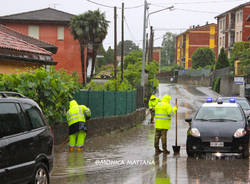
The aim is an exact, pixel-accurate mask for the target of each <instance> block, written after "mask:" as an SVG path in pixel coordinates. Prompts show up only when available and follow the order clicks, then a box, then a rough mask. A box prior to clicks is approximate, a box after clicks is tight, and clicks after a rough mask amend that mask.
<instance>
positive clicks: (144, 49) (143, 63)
mask: <svg viewBox="0 0 250 184" xmlns="http://www.w3.org/2000/svg"><path fill="white" fill-rule="evenodd" d="M147 8H148V3H147V1H146V0H145V1H144V20H143V38H142V40H143V43H142V52H143V53H142V70H141V87H142V89H143V90H142V91H143V95H142V96H143V99H144V95H145V94H144V93H145V91H144V75H145V60H146V38H145V36H146V22H147V20H146V18H147V17H146V12H147Z"/></svg>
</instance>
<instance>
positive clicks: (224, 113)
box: [195, 107, 243, 121]
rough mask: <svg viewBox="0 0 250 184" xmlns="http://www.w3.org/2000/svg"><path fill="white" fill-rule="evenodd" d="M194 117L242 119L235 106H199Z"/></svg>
mask: <svg viewBox="0 0 250 184" xmlns="http://www.w3.org/2000/svg"><path fill="white" fill-rule="evenodd" d="M195 119H202V120H214V119H222V120H223V119H228V120H235V121H241V120H243V115H242V113H241V111H240V109H239V108H237V107H201V108H200V110H199V112H198V113H197V115H196V117H195Z"/></svg>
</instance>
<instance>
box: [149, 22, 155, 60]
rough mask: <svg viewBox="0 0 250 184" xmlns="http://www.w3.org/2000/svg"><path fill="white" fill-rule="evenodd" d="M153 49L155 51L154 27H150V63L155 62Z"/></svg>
mask: <svg viewBox="0 0 250 184" xmlns="http://www.w3.org/2000/svg"><path fill="white" fill-rule="evenodd" d="M153 49H154V31H153V26H151V27H150V39H149V51H148V62H151V61H152V60H153Z"/></svg>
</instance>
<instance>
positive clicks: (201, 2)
mask: <svg viewBox="0 0 250 184" xmlns="http://www.w3.org/2000/svg"><path fill="white" fill-rule="evenodd" d="M236 1H244V0H223V1H216V0H214V1H191V2H180V3H172V4H174V5H182V4H210V3H232V2H236ZM150 5H153V6H157V7H162V6H163V5H169V4H167V3H159V4H158V3H157V4H152V3H151V4H150Z"/></svg>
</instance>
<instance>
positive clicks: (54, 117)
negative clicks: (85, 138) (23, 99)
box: [0, 68, 81, 125]
mask: <svg viewBox="0 0 250 184" xmlns="http://www.w3.org/2000/svg"><path fill="white" fill-rule="evenodd" d="M80 86H81V84H80V83H79V82H78V76H77V75H76V74H72V75H71V74H67V73H66V71H63V70H60V71H57V70H55V69H54V68H51V69H50V70H49V71H46V70H45V69H44V68H40V69H37V70H35V71H34V70H33V71H32V70H30V71H27V72H24V73H20V74H9V75H7V74H4V75H0V90H1V91H15V92H18V93H21V94H23V95H25V96H27V97H28V98H31V99H33V100H34V101H36V102H37V103H38V104H39V106H40V107H41V109H42V110H43V112H44V115H45V117H46V118H47V120H48V122H49V124H50V125H52V124H55V123H58V122H62V121H64V120H65V114H66V111H67V109H68V106H69V101H70V100H71V99H73V97H74V94H75V93H76V92H78V91H79V89H80Z"/></svg>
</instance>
